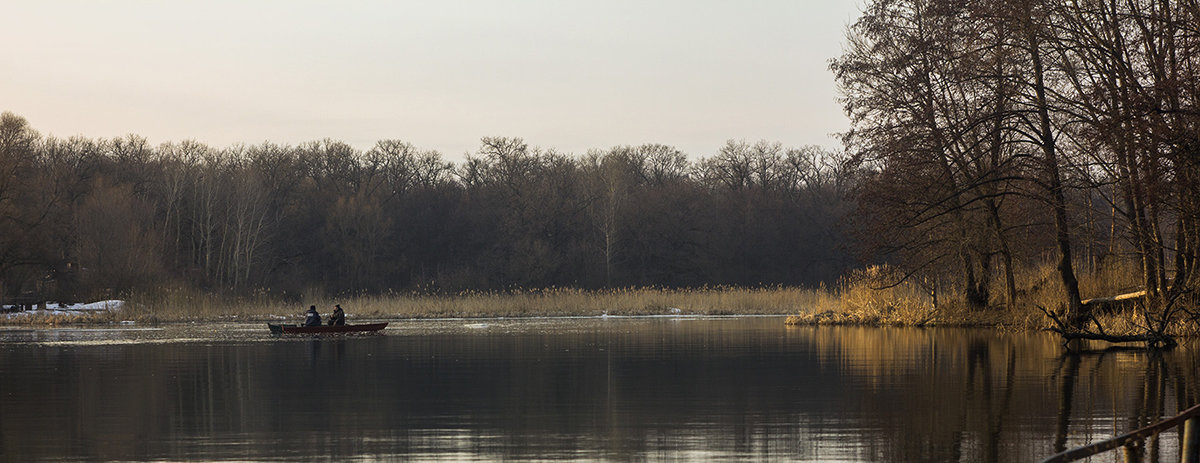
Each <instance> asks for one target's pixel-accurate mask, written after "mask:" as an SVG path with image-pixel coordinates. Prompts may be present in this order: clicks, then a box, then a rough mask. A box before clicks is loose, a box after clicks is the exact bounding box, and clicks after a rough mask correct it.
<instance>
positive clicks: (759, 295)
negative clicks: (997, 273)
mask: <svg viewBox="0 0 1200 463" xmlns="http://www.w3.org/2000/svg"><path fill="white" fill-rule="evenodd" d="M127 300H128V303H127V304H126V308H125V309H124V310H122V311H119V312H101V313H95V314H80V315H32V314H28V315H24V316H20V317H3V316H0V324H23V325H24V324H28V325H62V324H73V323H74V324H86V323H116V322H120V321H126V320H129V321H135V322H142V323H146V322H181V321H230V320H247V321H264V320H265V321H297V320H299V319H302V318H303V313H304V311H305V310H307V308H308V306H309V305H315V306H317V309H318V311H319V312H321V314H322V315H325V314H328V313H329V312H330V311H332V309H333V305H334V304H340V305H341V306H342V308H344V309H345V310H346V313H347V316H348V317H350V318H351V319H354V318H359V319H388V318H401V319H403V318H445V317H462V318H485V317H541V316H548V317H555V316H600V315H605V314H607V315H676V314H677V315H787V314H795V313H801V312H809V311H813V310H816V309H819V308H820V307H826V306H830V305H832V304H835V301H833V300H832V299H831V297H830V295H829V294H828V293H827V292H825V291H821V290H810V289H802V288H790V287H775V288H736V287H710V288H698V289H665V288H627V289H614V290H600V291H588V290H580V289H569V288H549V289H542V290H521V291H508V292H476V291H467V292H462V293H458V294H452V295H412V294H410V295H397V294H391V295H370V296H353V297H344V298H337V297H325V296H309V297H306V298H304V300H303V301H301V302H285V301H280V300H277V299H274V298H271V297H268V296H265V295H257V296H254V297H248V298H241V299H228V298H222V297H219V296H216V295H211V294H205V293H200V292H196V291H183V290H167V291H162V292H159V293H156V294H152V295H135V296H131V297H128V298H127Z"/></svg>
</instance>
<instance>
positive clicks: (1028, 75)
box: [831, 0, 1200, 336]
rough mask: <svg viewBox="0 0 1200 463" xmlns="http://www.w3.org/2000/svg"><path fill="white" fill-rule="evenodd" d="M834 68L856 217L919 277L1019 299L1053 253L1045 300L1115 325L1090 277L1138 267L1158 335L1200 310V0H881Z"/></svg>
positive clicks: (1082, 325)
mask: <svg viewBox="0 0 1200 463" xmlns="http://www.w3.org/2000/svg"><path fill="white" fill-rule="evenodd" d="M831 69H832V71H833V72H834V74H835V75H836V79H837V81H838V83H839V85H840V86H841V89H842V97H843V100H842V101H843V103H844V105H845V109H846V112H847V114H848V115H850V117H851V119H852V124H853V128H852V129H851V130H850V131H849V132H848V133H846V134H845V136H844V139H845V141H846V145H847V148H848V149H849V150H850V154H849V158H850V159H851V161H850V162H851V164H852V165H854V166H857V169H856V171H858V172H863V176H862V177H861V179H860V182H859V184H858V187H857V192H858V193H857V201H856V207H857V209H856V211H857V212H855V213H853V214H852V215H853V216H854V217H855V218H857V219H858V223H859V224H861V225H862V229H863V230H875V231H874V232H870V233H865V234H864V235H863V236H867V237H870V238H871V240H870V242H869V243H866V244H867V246H868V247H870V248H871V249H875V250H876V251H877V252H879V253H881V254H885V255H888V256H889V258H888V259H889V260H890V261H891V262H894V263H896V264H897V265H898V266H899V267H901V268H902V269H903V270H904V271H903V275H902V276H904V277H909V278H913V281H931V282H934V283H935V284H937V283H940V282H944V281H945V280H946V278H947V275H951V274H953V275H959V276H960V277H957V278H955V279H954V280H955V281H956V286H955V288H957V289H956V291H955V294H958V295H959V296H960V298H961V300H962V301H963V302H965V303H966V304H968V305H971V306H978V307H983V306H987V305H988V304H989V303H991V304H997V303H999V304H1008V305H1010V306H1019V305H1021V303H1022V288H1020V287H1019V286H1020V285H1018V284H1017V281H1018V280H1019V278H1018V277H1017V275H1019V274H1020V272H1022V269H1023V268H1027V267H1029V266H1030V265H1052V266H1053V268H1054V274H1055V281H1054V282H1053V283H1054V285H1055V286H1057V287H1058V288H1059V289H1060V291H1059V294H1058V296H1057V301H1055V304H1053V305H1051V304H1046V306H1043V307H1042V309H1043V311H1044V312H1045V313H1046V315H1048V316H1049V317H1050V318H1051V319H1053V320H1054V321H1055V322H1056V325H1057V328H1058V329H1060V330H1070V331H1072V332H1074V334H1081V332H1090V334H1092V335H1103V327H1098V325H1099V323H1098V322H1097V323H1094V324H1092V322H1093V321H1094V317H1093V314H1092V313H1091V309H1092V308H1091V307H1090V306H1088V305H1084V304H1082V301H1081V293H1080V288H1079V275H1080V272H1081V271H1082V272H1085V273H1086V272H1093V271H1096V270H1097V269H1098V268H1102V267H1104V266H1106V265H1110V266H1112V265H1117V263H1118V262H1120V261H1126V262H1133V263H1134V265H1132V266H1131V267H1132V268H1133V269H1136V270H1135V271H1133V272H1131V273H1133V274H1134V275H1132V276H1133V277H1134V278H1132V279H1131V280H1132V281H1133V282H1134V283H1135V284H1134V287H1133V288H1130V289H1139V290H1145V295H1144V297H1143V300H1142V305H1141V307H1142V309H1141V312H1140V314H1139V317H1138V323H1139V327H1140V329H1141V330H1142V331H1143V332H1144V333H1147V335H1148V336H1154V335H1161V334H1163V333H1164V332H1165V330H1167V329H1168V327H1169V326H1170V325H1171V324H1172V323H1174V322H1176V321H1180V320H1185V319H1187V320H1192V321H1194V320H1195V319H1196V312H1195V311H1194V307H1195V303H1194V302H1193V301H1194V299H1195V298H1194V296H1193V292H1194V289H1195V288H1196V283H1197V281H1200V277H1198V276H1197V271H1198V270H1200V269H1197V249H1198V248H1200V221H1198V219H1200V215H1198V214H1200V204H1198V200H1200V169H1198V167H1200V165H1198V164H1197V161H1198V160H1200V126H1198V124H1197V123H1198V122H1200V112H1198V111H1197V110H1198V106H1197V103H1200V101H1198V98H1200V93H1198V91H1197V90H1198V87H1197V86H1198V85H1200V4H1198V3H1197V2H1196V1H1189V0H1185V1H1161V0H1122V1H1111V0H1077V1H1070V2H1056V1H1039V0H1016V1H994V0H979V1H968V2H958V1H943V0H875V1H872V2H870V3H869V4H868V5H867V6H866V8H865V10H864V13H863V15H862V17H861V18H859V19H858V20H857V21H856V22H855V23H854V24H853V25H852V26H850V28H849V30H848V33H847V43H846V48H845V51H844V53H843V54H842V56H840V57H838V58H836V59H835V60H833V61H832V63H831ZM1035 243H1036V245H1033V246H1030V245H1031V244H1035ZM1042 284H1048V283H1046V282H1042ZM1092 296H1097V295H1092Z"/></svg>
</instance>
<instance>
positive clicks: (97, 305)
mask: <svg viewBox="0 0 1200 463" xmlns="http://www.w3.org/2000/svg"><path fill="white" fill-rule="evenodd" d="M13 308H14V307H13V306H11V305H6V306H4V311H5V312H7V313H5V314H4V315H6V316H8V317H9V318H12V317H23V316H32V315H80V314H84V313H96V312H103V311H114V312H115V311H120V310H121V309H123V308H125V301H122V300H119V299H110V300H107V301H99V302H89V303H81V302H76V303H70V304H66V303H58V302H47V303H46V310H42V309H34V310H24V311H20V312H9V311H10V310H13Z"/></svg>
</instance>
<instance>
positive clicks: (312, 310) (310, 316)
mask: <svg viewBox="0 0 1200 463" xmlns="http://www.w3.org/2000/svg"><path fill="white" fill-rule="evenodd" d="M304 315H305V318H304V326H321V314H319V313H317V306H315V305H310V306H308V312H305V313H304Z"/></svg>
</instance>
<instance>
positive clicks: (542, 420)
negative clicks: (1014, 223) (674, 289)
mask: <svg viewBox="0 0 1200 463" xmlns="http://www.w3.org/2000/svg"><path fill="white" fill-rule="evenodd" d="M464 324H465V323H464V322H449V321H442V322H409V323H406V324H405V325H404V328H403V329H400V330H395V331H392V332H390V333H389V334H388V335H386V336H368V337H349V338H296V339H271V338H269V336H267V335H266V334H265V333H261V334H260V333H258V332H257V331H252V333H254V334H252V335H247V336H243V337H232V338H222V337H213V336H211V335H209V338H205V337H204V335H203V334H202V333H201V334H197V333H190V332H189V333H183V334H170V333H168V334H165V335H163V337H164V338H163V339H152V340H148V341H147V340H144V339H141V340H139V339H133V340H126V341H128V342H123V341H122V340H120V339H117V340H113V339H108V340H105V339H99V340H96V339H91V338H87V339H85V340H84V341H80V342H72V341H71V340H70V337H71V336H74V334H72V333H65V334H61V337H62V338H64V339H58V340H55V341H54V342H50V343H47V342H40V341H30V340H29V339H25V338H21V337H19V336H13V337H12V338H11V339H9V340H7V341H5V340H2V339H0V343H3V346H2V347H3V348H0V371H3V372H4V374H3V375H0V392H2V393H3V394H4V400H2V401H0V456H2V457H3V458H0V459H5V460H13V461H26V460H63V459H65V460H80V459H82V460H156V459H167V460H180V459H188V460H211V459H240V460H262V459H286V460H314V461H324V460H329V459H339V460H340V459H355V458H360V459H417V460H461V459H491V460H498V459H504V460H523V459H593V460H594V459H607V460H642V459H679V460H689V459H691V460H709V459H714V458H716V459H719V458H731V459H763V460H792V461H827V460H849V461H888V462H890V461H897V462H898V461H972V462H974V461H986V462H994V461H1037V460H1039V459H1041V458H1043V457H1045V456H1047V455H1050V454H1052V453H1055V451H1057V450H1060V449H1063V448H1068V447H1074V446H1077V445H1082V444H1085V443H1088V442H1092V441H1096V440H1100V439H1104V438H1107V437H1110V436H1112V435H1115V434H1118V433H1122V432H1125V431H1128V430H1130V429H1132V428H1133V427H1136V426H1138V425H1141V424H1145V423H1147V422H1149V421H1153V420H1155V419H1157V418H1158V417H1159V416H1161V414H1163V413H1164V412H1166V413H1171V412H1174V411H1175V410H1177V409H1178V408H1180V407H1179V404H1181V403H1182V404H1185V405H1186V404H1190V403H1192V401H1194V400H1195V398H1196V393H1195V392H1196V380H1195V372H1196V370H1197V368H1196V365H1197V361H1196V358H1197V356H1196V354H1195V350H1194V349H1191V348H1189V347H1187V346H1184V347H1182V348H1180V349H1176V350H1174V351H1170V352H1164V353H1149V352H1146V351H1107V352H1103V353H1084V354H1069V355H1063V349H1062V348H1061V346H1059V345H1058V343H1057V340H1056V339H1055V338H1053V337H1052V336H1042V335H1029V334H1006V333H997V332H995V331H990V330H966V329H943V328H938V329H898V328H850V327H793V328H788V327H785V326H783V324H782V320H780V319H774V318H763V319H756V318H750V319H708V320H697V319H649V320H647V319H641V320H638V319H624V320H621V319H618V320H612V319H609V320H574V321H563V320H557V321H556V320H549V321H545V320H543V321H495V322H489V323H488V324H486V326H485V325H480V324H473V325H472V326H474V327H473V328H470V329H467V328H464ZM476 325H478V326H476ZM262 331H265V329H262ZM78 336H79V337H81V338H82V337H83V336H84V335H83V334H78ZM114 341H121V342H114ZM1177 440H1178V439H1177V436H1174V435H1173V434H1168V435H1164V436H1163V437H1162V439H1161V440H1160V441H1153V442H1149V443H1148V445H1147V454H1148V455H1147V459H1148V460H1151V461H1153V460H1155V459H1157V460H1159V461H1167V460H1170V459H1171V458H1172V455H1175V454H1176V453H1177V449H1176V448H1174V445H1175V444H1174V442H1177Z"/></svg>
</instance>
